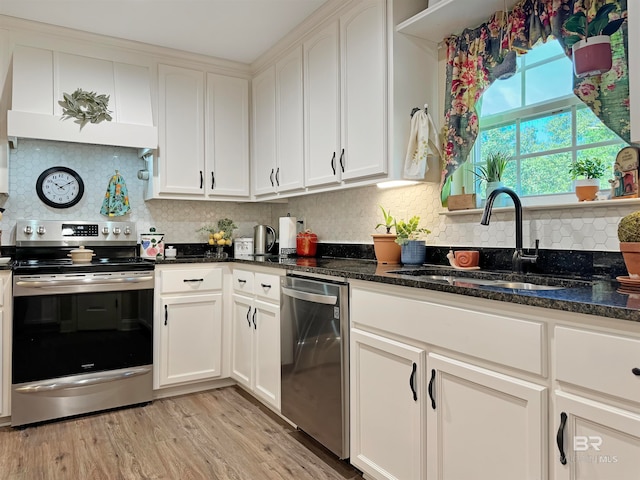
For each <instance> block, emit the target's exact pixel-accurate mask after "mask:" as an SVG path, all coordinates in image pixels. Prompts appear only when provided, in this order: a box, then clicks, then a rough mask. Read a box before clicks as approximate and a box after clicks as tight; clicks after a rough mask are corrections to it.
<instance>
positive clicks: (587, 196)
mask: <svg viewBox="0 0 640 480" xmlns="http://www.w3.org/2000/svg"><path fill="white" fill-rule="evenodd" d="M605 170H606V167H605V165H604V162H603V161H602V159H600V158H593V157H583V158H579V159H578V160H576V162H575V163H574V164H573V165H571V166H570V167H569V174H570V175H571V178H572V179H573V180H574V185H575V190H576V196H577V197H578V201H580V202H584V201H591V200H595V199H596V196H597V195H598V191H599V190H600V177H602V176H603V175H604V172H605Z"/></svg>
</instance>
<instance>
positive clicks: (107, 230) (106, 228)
mask: <svg viewBox="0 0 640 480" xmlns="http://www.w3.org/2000/svg"><path fill="white" fill-rule="evenodd" d="M102 234H103V235H109V227H102Z"/></svg>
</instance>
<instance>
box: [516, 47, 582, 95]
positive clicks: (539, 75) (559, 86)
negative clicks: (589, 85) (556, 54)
mask: <svg viewBox="0 0 640 480" xmlns="http://www.w3.org/2000/svg"><path fill="white" fill-rule="evenodd" d="M572 68H573V66H572V64H571V60H569V59H568V58H566V57H563V58H559V59H558V60H554V61H553V62H549V63H544V64H542V65H540V66H537V67H534V68H532V69H530V70H527V71H526V73H525V81H526V83H527V88H526V93H525V104H526V105H533V104H535V103H540V102H546V101H548V100H553V99H555V98H560V97H564V96H566V95H571V94H572V93H573V75H572Z"/></svg>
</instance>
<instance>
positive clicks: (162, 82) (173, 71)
mask: <svg viewBox="0 0 640 480" xmlns="http://www.w3.org/2000/svg"><path fill="white" fill-rule="evenodd" d="M158 73H159V95H158V103H159V108H158V112H159V115H158V117H159V122H158V123H159V137H160V138H159V146H158V162H159V176H160V186H159V190H160V192H159V193H182V194H191V195H200V196H201V195H203V194H204V73H203V72H199V71H196V70H189V69H186V68H180V67H174V66H170V65H159V66H158Z"/></svg>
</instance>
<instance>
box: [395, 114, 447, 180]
mask: <svg viewBox="0 0 640 480" xmlns="http://www.w3.org/2000/svg"><path fill="white" fill-rule="evenodd" d="M440 156H441V154H440V147H439V146H438V133H437V130H436V126H435V125H434V123H433V119H432V118H431V115H429V113H428V112H427V111H426V108H425V111H423V110H418V111H416V113H414V114H413V117H411V133H410V134H409V145H408V146H407V156H406V157H405V160H404V178H406V179H408V180H422V179H423V178H424V175H425V173H427V170H429V165H428V164H427V159H428V158H436V159H437V160H438V164H439V162H440Z"/></svg>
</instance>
